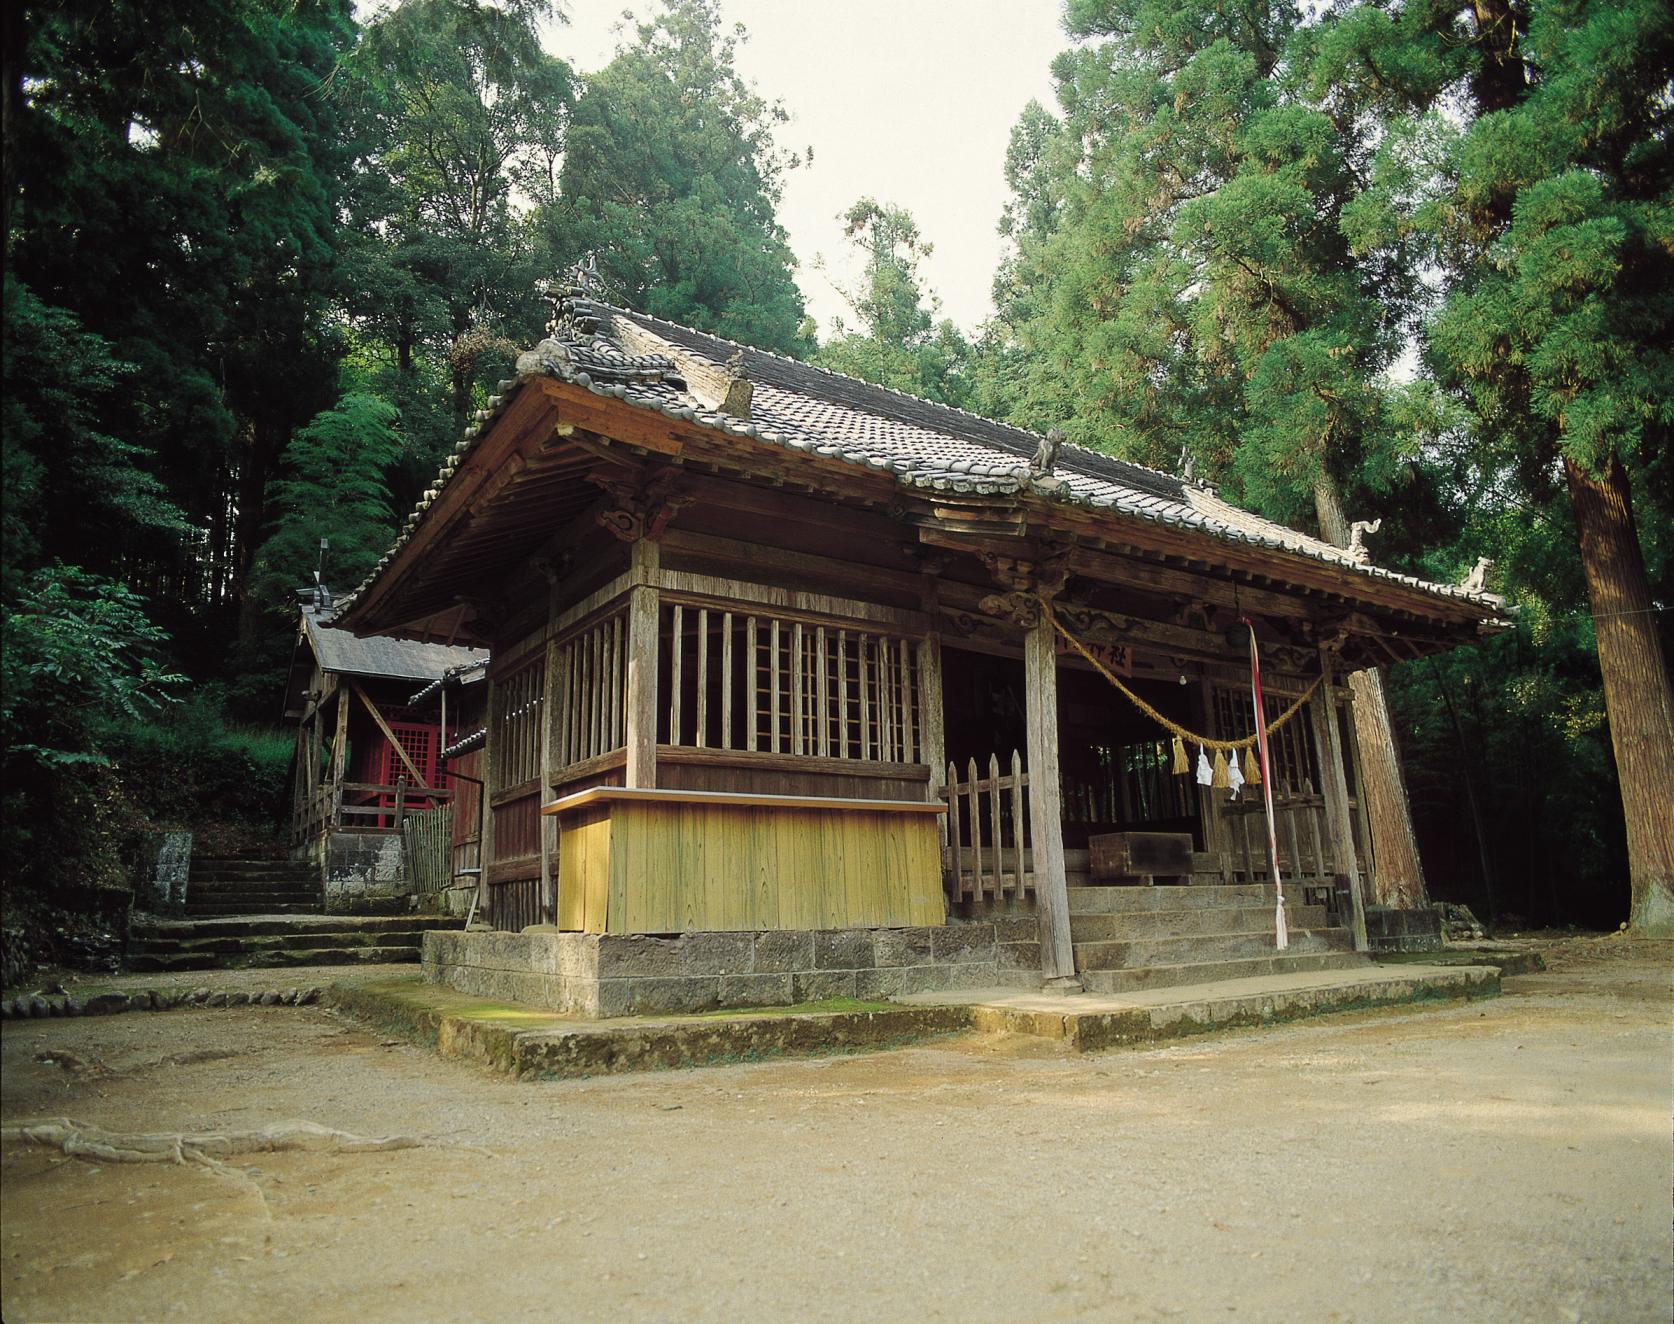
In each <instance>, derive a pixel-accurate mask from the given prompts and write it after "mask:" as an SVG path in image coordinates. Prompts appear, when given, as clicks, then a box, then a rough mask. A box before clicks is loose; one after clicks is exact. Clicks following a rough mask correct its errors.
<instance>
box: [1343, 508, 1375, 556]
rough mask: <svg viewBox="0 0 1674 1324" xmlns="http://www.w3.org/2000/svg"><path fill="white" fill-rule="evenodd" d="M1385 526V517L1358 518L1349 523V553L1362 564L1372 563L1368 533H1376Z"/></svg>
mask: <svg viewBox="0 0 1674 1324" xmlns="http://www.w3.org/2000/svg"><path fill="white" fill-rule="evenodd" d="M1382 527H1383V517H1382V516H1381V515H1380V516H1379V517H1378V518H1377V519H1357V520H1355V522H1354V523H1353V524H1351V525H1349V545H1348V554H1349V555H1350V556H1352V557H1353V558H1354V559H1355V560H1356V561H1358V562H1359V563H1360V564H1361V565H1370V564H1371V563H1372V554H1371V552H1369V551H1367V550H1366V535H1367V534H1368V533H1376V532H1377V531H1378V530H1379V529H1381V528H1382Z"/></svg>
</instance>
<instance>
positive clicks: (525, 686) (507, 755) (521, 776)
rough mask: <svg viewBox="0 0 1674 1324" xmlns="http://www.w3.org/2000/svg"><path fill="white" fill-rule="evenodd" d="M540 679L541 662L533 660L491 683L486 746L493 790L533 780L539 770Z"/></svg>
mask: <svg viewBox="0 0 1674 1324" xmlns="http://www.w3.org/2000/svg"><path fill="white" fill-rule="evenodd" d="M542 680H543V676H542V671H541V664H540V662H539V661H536V662H532V663H530V664H529V665H528V666H526V667H523V668H522V669H520V670H518V671H514V672H513V673H512V674H511V675H509V676H507V677H506V678H505V679H503V680H497V681H495V683H494V714H493V720H492V729H491V733H490V745H491V747H492V749H493V751H494V786H495V787H496V788H497V789H503V788H506V787H512V786H521V785H522V784H523V783H524V782H528V781H533V780H534V779H535V776H536V775H537V774H538V773H539V771H540V760H541V739H540V736H541V726H540V715H541V710H542V707H543V704H544V702H545V695H544V693H543V686H542Z"/></svg>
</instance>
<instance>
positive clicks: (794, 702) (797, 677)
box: [790, 621, 804, 754]
mask: <svg viewBox="0 0 1674 1324" xmlns="http://www.w3.org/2000/svg"><path fill="white" fill-rule="evenodd" d="M802 664H803V649H802V622H801V621H797V622H796V624H794V625H792V626H791V674H790V680H791V704H790V706H791V749H790V752H791V753H792V754H801V753H803V752H804V748H803V741H802V736H803V730H802V723H803V711H802V707H803V702H804V700H803V697H802Z"/></svg>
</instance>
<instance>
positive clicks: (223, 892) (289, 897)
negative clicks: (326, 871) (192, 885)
mask: <svg viewBox="0 0 1674 1324" xmlns="http://www.w3.org/2000/svg"><path fill="white" fill-rule="evenodd" d="M322 895H323V892H322V890H321V889H320V888H319V887H289V886H287V887H259V888H251V887H237V888H234V887H217V888H211V889H208V890H204V891H197V890H194V891H190V892H188V893H187V894H186V904H187V905H192V904H194V903H196V904H200V905H205V906H242V905H245V904H247V903H248V902H251V901H256V902H262V901H291V902H298V901H316V902H317V901H319V899H320V898H321V896H322Z"/></svg>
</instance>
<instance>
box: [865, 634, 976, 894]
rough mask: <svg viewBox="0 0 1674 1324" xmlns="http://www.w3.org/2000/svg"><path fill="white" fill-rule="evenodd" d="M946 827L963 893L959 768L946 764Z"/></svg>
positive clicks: (956, 888) (959, 890)
mask: <svg viewBox="0 0 1674 1324" xmlns="http://www.w3.org/2000/svg"><path fill="white" fill-rule="evenodd" d="M863 656H864V655H863ZM946 790H947V827H948V836H949V838H950V839H951V840H952V844H953V893H954V895H955V896H963V895H964V894H965V850H964V847H963V845H962V844H961V842H960V833H959V769H958V768H956V767H954V766H953V764H951V763H950V764H948V765H947V782H946Z"/></svg>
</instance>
